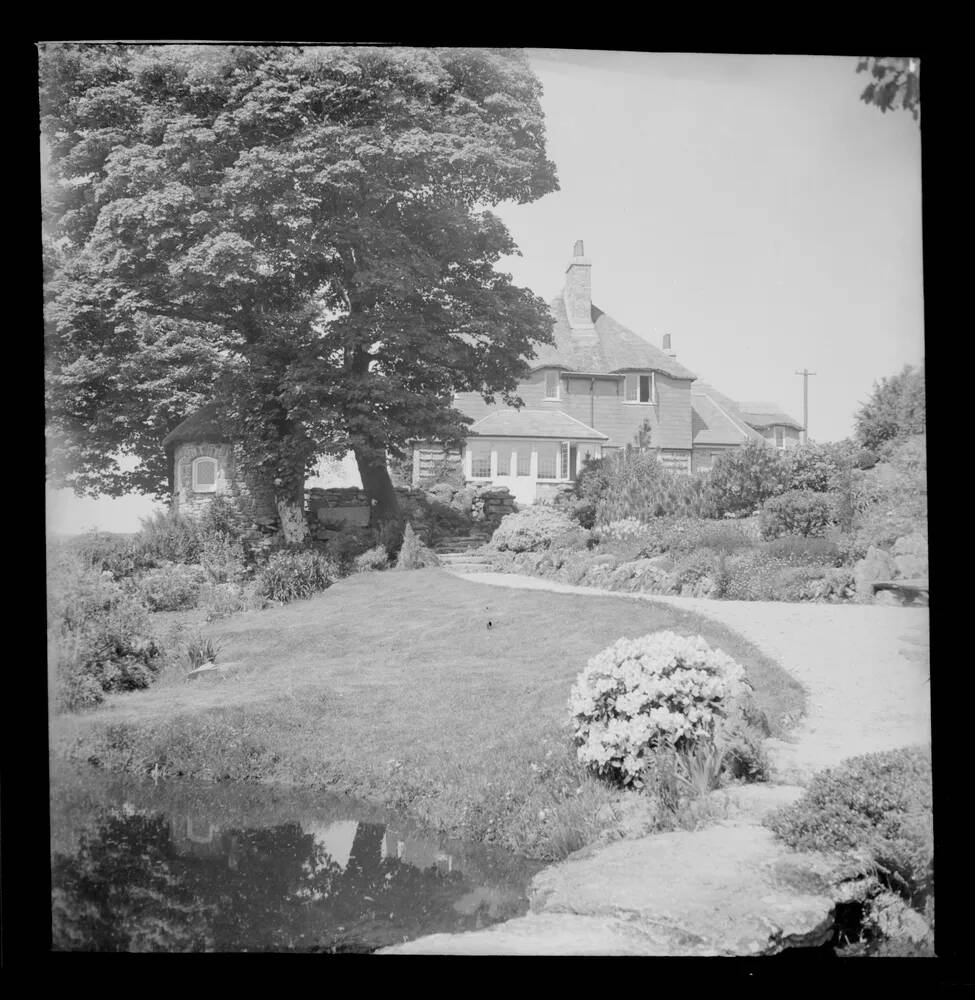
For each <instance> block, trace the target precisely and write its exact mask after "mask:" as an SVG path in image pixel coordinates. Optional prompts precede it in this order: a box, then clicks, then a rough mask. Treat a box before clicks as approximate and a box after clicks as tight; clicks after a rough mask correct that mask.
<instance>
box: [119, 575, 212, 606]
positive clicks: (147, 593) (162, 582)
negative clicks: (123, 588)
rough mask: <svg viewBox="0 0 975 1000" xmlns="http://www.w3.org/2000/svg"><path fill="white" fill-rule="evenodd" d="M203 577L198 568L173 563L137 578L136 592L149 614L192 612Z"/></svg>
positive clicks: (204, 577)
mask: <svg viewBox="0 0 975 1000" xmlns="http://www.w3.org/2000/svg"><path fill="white" fill-rule="evenodd" d="M205 580H206V576H205V574H204V573H203V571H202V570H201V569H200V568H199V567H195V568H194V567H191V566H181V565H180V564H178V563H172V564H170V565H168V566H162V567H160V568H159V569H151V570H148V571H147V572H146V573H143V574H142V576H140V578H139V580H138V582H137V583H136V590H137V592H138V593H139V594H140V596H141V597H142V599H143V600H144V601H145V603H146V606H147V607H148V608H149V610H150V611H181V610H183V609H184V608H195V607H196V605H197V603H198V601H199V599H200V589H201V587H202V586H203V583H204V582H205Z"/></svg>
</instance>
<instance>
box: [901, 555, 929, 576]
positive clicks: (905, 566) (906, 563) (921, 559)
mask: <svg viewBox="0 0 975 1000" xmlns="http://www.w3.org/2000/svg"><path fill="white" fill-rule="evenodd" d="M894 566H895V567H896V568H897V575H898V576H899V577H902V578H903V579H905V580H920V579H923V578H924V577H926V576H927V575H928V557H927V555H915V554H914V553H905V554H904V555H900V556H894Z"/></svg>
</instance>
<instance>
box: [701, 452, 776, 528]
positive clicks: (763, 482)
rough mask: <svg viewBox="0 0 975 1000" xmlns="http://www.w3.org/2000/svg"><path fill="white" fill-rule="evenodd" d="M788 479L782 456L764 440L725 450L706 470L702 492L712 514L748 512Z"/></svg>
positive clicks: (772, 494) (741, 513) (773, 493)
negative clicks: (704, 486)
mask: <svg viewBox="0 0 975 1000" xmlns="http://www.w3.org/2000/svg"><path fill="white" fill-rule="evenodd" d="M787 483H788V469H787V467H786V464H785V460H784V459H783V458H782V456H781V455H780V454H779V453H778V451H777V450H776V449H775V448H771V447H770V446H769V445H767V444H765V443H764V442H763V441H754V440H753V441H748V442H747V443H746V444H745V445H744V446H743V447H741V448H734V449H730V450H729V451H726V452H724V453H723V454H722V455H720V456H719V457H718V459H717V460H716V461H715V463H714V465H713V467H712V468H711V472H710V473H709V474H708V478H707V487H706V490H705V495H706V498H707V500H708V501H709V503H710V505H711V507H712V509H713V515H714V516H717V517H724V516H725V515H729V514H730V515H744V514H751V513H752V512H753V511H754V510H755V509H756V508H757V507H759V506H760V505H761V504H762V503H763V502H764V501H765V500H767V499H768V498H769V497H771V496H775V495H776V494H778V493H781V492H782V491H783V490H784V489H785V488H786V485H787Z"/></svg>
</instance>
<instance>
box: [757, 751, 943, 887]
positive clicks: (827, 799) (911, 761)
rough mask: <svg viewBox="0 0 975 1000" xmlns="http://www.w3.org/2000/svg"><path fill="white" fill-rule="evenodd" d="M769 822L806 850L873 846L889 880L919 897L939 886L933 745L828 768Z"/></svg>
mask: <svg viewBox="0 0 975 1000" xmlns="http://www.w3.org/2000/svg"><path fill="white" fill-rule="evenodd" d="M766 825H767V826H768V827H770V828H771V829H772V830H773V831H774V832H775V833H776V834H777V835H778V836H779V837H781V838H782V839H783V840H784V841H785V842H786V843H787V844H789V845H790V846H791V847H795V848H798V849H799V850H813V851H851V852H860V853H863V852H865V853H867V854H868V855H869V857H870V859H871V860H872V862H873V864H875V865H876V866H877V868H878V869H879V874H880V877H881V880H882V881H883V882H884V884H886V885H887V886H888V887H889V888H890V889H892V890H894V891H895V892H899V893H900V894H901V895H902V896H904V897H905V898H907V899H908V901H910V902H911V903H912V904H917V903H919V902H921V901H922V900H923V898H924V896H925V895H926V894H927V893H929V892H930V891H931V889H932V886H933V867H932V866H933V839H932V818H931V754H930V751H929V750H928V749H926V748H924V747H911V748H905V749H901V750H890V751H886V752H883V753H874V754H866V755H865V756H862V757H854V758H852V759H850V760H847V761H845V762H844V763H843V764H841V765H840V766H839V767H837V768H832V769H829V770H826V771H822V772H820V773H819V774H817V775H815V776H814V777H813V780H812V782H811V783H810V785H809V787H808V789H807V790H806V793H805V794H804V795H803V797H802V798H801V799H800V800H799V801H798V802H796V803H795V804H793V805H791V806H787V807H785V808H782V809H779V810H776V812H774V813H773V814H772V815H771V816H769V817H768V819H767V820H766Z"/></svg>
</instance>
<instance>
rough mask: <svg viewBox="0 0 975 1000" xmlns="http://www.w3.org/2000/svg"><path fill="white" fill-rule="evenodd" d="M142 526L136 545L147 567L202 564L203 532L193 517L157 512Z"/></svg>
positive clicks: (169, 512) (135, 541) (144, 519)
mask: <svg viewBox="0 0 975 1000" xmlns="http://www.w3.org/2000/svg"><path fill="white" fill-rule="evenodd" d="M141 524H142V530H141V531H140V532H139V533H138V534H137V535H136V537H135V540H134V544H135V548H136V551H137V552H138V554H139V558H140V559H141V560H142V562H143V564H144V565H146V566H159V565H162V564H163V563H166V562H177V563H195V562H199V560H200V554H201V552H202V548H203V533H202V531H201V529H200V525H199V524H198V523H197V522H196V521H194V520H193V519H192V518H187V517H179V516H178V515H176V514H175V513H173V511H171V510H165V511H162V510H157V511H154V512H153V513H152V515H151V516H150V517H147V518H143V519H142V522H141Z"/></svg>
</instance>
